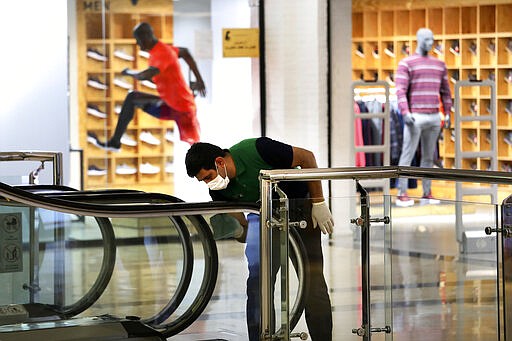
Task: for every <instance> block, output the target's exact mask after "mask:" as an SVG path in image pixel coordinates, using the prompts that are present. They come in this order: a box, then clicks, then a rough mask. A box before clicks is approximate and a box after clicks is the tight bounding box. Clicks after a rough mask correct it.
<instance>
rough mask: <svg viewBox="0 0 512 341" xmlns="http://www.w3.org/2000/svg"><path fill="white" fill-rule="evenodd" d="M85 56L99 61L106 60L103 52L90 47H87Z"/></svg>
mask: <svg viewBox="0 0 512 341" xmlns="http://www.w3.org/2000/svg"><path fill="white" fill-rule="evenodd" d="M87 57H89V58H91V59H94V60H97V61H99V62H106V61H107V60H108V58H107V57H106V56H105V55H104V54H103V53H101V52H100V51H98V50H96V49H94V48H92V47H90V48H88V49H87Z"/></svg>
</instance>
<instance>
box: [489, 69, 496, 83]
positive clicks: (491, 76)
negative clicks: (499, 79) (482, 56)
mask: <svg viewBox="0 0 512 341" xmlns="http://www.w3.org/2000/svg"><path fill="white" fill-rule="evenodd" d="M487 79H488V80H490V81H492V82H495V81H496V74H495V73H494V71H490V72H489V75H488V76H487Z"/></svg>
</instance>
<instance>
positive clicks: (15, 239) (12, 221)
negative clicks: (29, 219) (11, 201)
mask: <svg viewBox="0 0 512 341" xmlns="http://www.w3.org/2000/svg"><path fill="white" fill-rule="evenodd" d="M20 271H23V252H22V234H21V213H2V214H0V272H20Z"/></svg>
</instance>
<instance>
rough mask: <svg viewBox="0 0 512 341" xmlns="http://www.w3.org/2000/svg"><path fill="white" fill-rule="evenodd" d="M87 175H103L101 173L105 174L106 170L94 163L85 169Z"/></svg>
mask: <svg viewBox="0 0 512 341" xmlns="http://www.w3.org/2000/svg"><path fill="white" fill-rule="evenodd" d="M87 175H89V176H103V175H107V170H106V169H101V168H98V167H96V166H95V165H91V166H89V168H88V169H87Z"/></svg>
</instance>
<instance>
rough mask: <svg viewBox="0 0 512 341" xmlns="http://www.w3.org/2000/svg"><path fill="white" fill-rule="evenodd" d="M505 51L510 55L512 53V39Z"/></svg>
mask: <svg viewBox="0 0 512 341" xmlns="http://www.w3.org/2000/svg"><path fill="white" fill-rule="evenodd" d="M505 50H506V51H507V52H508V53H512V39H509V40H508V41H507V46H505Z"/></svg>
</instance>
